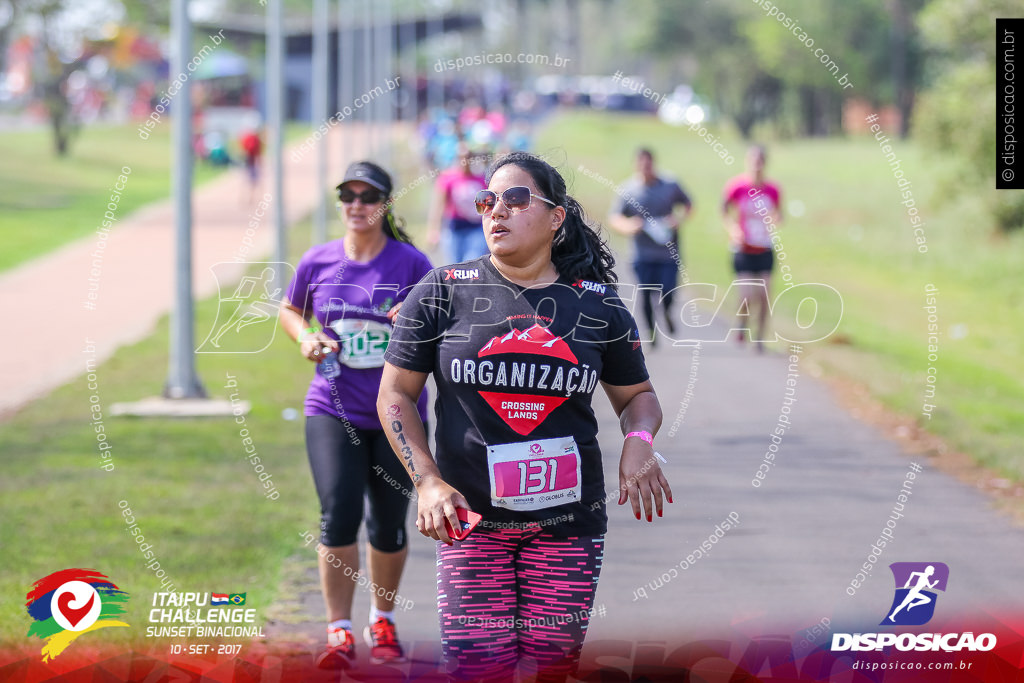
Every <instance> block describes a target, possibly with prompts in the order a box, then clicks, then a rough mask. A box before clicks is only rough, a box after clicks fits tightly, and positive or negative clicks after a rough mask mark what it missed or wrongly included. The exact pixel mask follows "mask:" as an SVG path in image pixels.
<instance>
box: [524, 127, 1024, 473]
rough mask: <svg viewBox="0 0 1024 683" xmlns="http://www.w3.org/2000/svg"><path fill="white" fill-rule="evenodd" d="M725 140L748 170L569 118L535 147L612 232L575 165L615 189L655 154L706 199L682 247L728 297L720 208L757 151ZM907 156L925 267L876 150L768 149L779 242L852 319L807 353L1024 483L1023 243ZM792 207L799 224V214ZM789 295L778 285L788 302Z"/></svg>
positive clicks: (655, 134) (914, 151) (919, 154)
mask: <svg viewBox="0 0 1024 683" xmlns="http://www.w3.org/2000/svg"><path fill="white" fill-rule="evenodd" d="M719 134H721V135H722V143H723V144H724V145H725V146H726V147H727V148H728V149H729V151H730V152H731V153H732V155H733V156H734V157H736V163H735V164H733V165H732V166H727V165H726V164H725V163H723V162H722V161H721V160H720V159H719V158H718V156H717V155H716V154H715V153H714V152H713V151H712V150H711V149H710V148H709V147H708V146H707V145H706V144H705V143H704V141H702V140H701V139H700V138H698V137H697V136H696V135H695V134H693V133H691V132H689V131H688V130H687V129H686V128H671V127H668V126H665V125H663V124H660V123H659V122H657V121H656V120H654V119H651V118H648V117H613V116H605V115H599V114H589V113H587V114H572V115H569V116H564V117H561V118H559V119H556V120H555V121H554V123H553V124H552V125H551V126H549V127H547V128H546V129H545V130H544V131H543V133H542V135H541V136H540V140H539V145H538V148H539V151H541V152H542V153H547V154H550V155H551V157H552V158H554V159H559V158H561V159H564V160H565V162H564V163H563V165H562V167H563V170H564V171H568V173H567V175H568V176H569V178H568V179H569V181H570V191H571V192H574V193H575V194H577V195H578V196H579V198H580V199H581V201H582V202H583V204H584V206H585V207H586V208H587V209H588V211H589V212H590V213H591V214H592V215H593V216H594V217H596V218H598V219H599V220H601V221H604V217H605V215H606V214H607V211H608V207H609V205H610V204H611V201H612V199H613V198H614V192H613V190H612V189H610V188H608V187H606V186H605V185H603V184H602V183H601V182H600V181H599V180H595V179H593V178H590V177H588V176H587V175H584V174H583V173H582V172H580V171H579V170H578V167H579V165H580V164H582V165H583V166H584V167H586V169H587V170H588V171H589V172H590V173H596V174H600V175H601V176H603V177H604V178H608V179H610V180H612V181H614V182H615V183H618V182H619V181H621V180H622V179H624V178H625V177H627V176H628V175H629V174H630V173H631V171H632V163H633V152H634V150H635V149H636V148H637V147H639V146H650V147H652V148H653V149H654V150H655V152H656V155H657V162H658V165H659V166H660V168H662V169H663V170H665V171H668V172H670V173H672V174H674V175H675V176H676V177H677V178H679V179H680V181H681V182H682V184H683V186H684V187H685V188H686V189H687V191H688V192H689V193H690V194H691V197H692V198H693V199H694V203H695V213H694V215H693V217H692V220H691V222H690V223H689V224H688V225H687V226H686V227H685V233H684V235H685V236H684V240H685V246H684V259H685V262H686V265H687V268H688V270H689V276H690V280H691V281H692V282H710V283H716V284H718V285H719V286H720V290H719V291H720V292H724V288H725V287H726V286H727V284H728V282H729V281H730V280H731V274H732V273H731V269H730V267H729V262H728V258H727V256H726V247H725V238H724V231H723V229H722V222H721V218H720V214H719V206H720V202H721V199H720V193H721V190H722V187H723V185H724V183H725V182H726V180H727V179H728V178H729V177H731V176H732V175H735V174H737V173H739V172H741V171H742V170H743V169H742V163H743V156H744V147H745V145H744V144H743V142H742V141H741V140H740V139H738V138H737V137H735V136H731V135H730V134H729V132H728V131H715V135H719ZM896 153H897V156H898V158H899V159H900V160H901V162H902V169H903V171H904V173H905V175H906V178H908V179H909V180H910V181H911V182H912V185H911V191H912V192H913V196H914V199H915V201H916V203H917V207H918V208H919V209H920V210H921V213H922V216H923V218H924V221H925V223H924V230H925V237H926V239H927V246H928V252H927V253H926V254H921V253H919V252H918V251H917V244H916V243H915V242H914V236H913V231H912V228H911V227H910V224H909V220H908V218H907V215H906V209H905V207H904V206H903V205H902V204H901V203H900V202H901V201H902V197H901V196H900V191H899V189H898V188H897V185H896V180H895V179H894V178H893V175H892V172H891V170H890V167H889V165H888V163H887V162H886V159H885V156H884V154H883V153H882V151H881V150H880V149H879V146H878V143H877V142H876V141H875V140H874V139H873V138H852V139H830V140H797V141H789V142H785V143H778V144H772V145H769V158H768V173H769V176H770V177H772V178H774V179H776V180H777V181H778V182H779V183H780V184H781V186H782V189H783V203H784V208H785V209H786V211H785V213H786V216H785V218H784V222H783V227H782V230H781V236H782V240H783V245H784V249H785V252H786V263H788V264H789V265H790V267H791V269H792V271H791V272H792V273H793V281H794V282H795V283H825V284H828V285H831V286H832V287H834V288H835V289H837V290H838V291H839V292H840V294H841V295H842V299H843V304H844V308H843V312H842V321H841V324H840V327H839V330H838V331H837V333H836V334H835V335H832V336H831V337H830V338H829V340H826V342H831V343H825V342H823V343H818V344H814V345H811V346H810V347H808V348H809V350H810V357H811V358H812V359H813V360H814V361H816V362H817V363H819V364H820V365H822V366H823V367H824V368H825V369H826V371H828V372H830V373H834V374H838V375H840V376H844V377H847V378H851V379H853V380H856V381H858V382H862V383H864V384H866V385H867V387H868V388H869V389H870V391H871V392H872V394H873V395H874V396H876V397H877V398H878V399H880V400H881V401H882V402H883V403H884V405H886V406H887V407H888V408H889V409H891V410H894V411H897V412H899V413H903V414H905V415H908V416H911V417H914V418H915V419H917V420H918V422H919V423H921V424H922V425H923V426H924V427H925V428H927V429H928V430H929V431H932V432H933V433H935V434H938V435H939V436H942V437H943V438H945V439H947V440H948V442H949V443H950V444H951V445H953V446H954V447H955V448H958V449H961V450H964V451H966V452H968V453H969V454H971V455H972V456H973V457H974V458H975V459H976V460H977V462H979V463H981V464H983V465H986V466H989V467H992V468H994V469H996V470H997V471H999V472H1001V473H1002V474H1004V475H1007V476H1010V477H1011V478H1013V479H1016V480H1018V481H1019V480H1022V479H1024V457H1022V456H1021V455H1020V449H1019V444H1020V442H1021V440H1022V437H1024V373H1022V372H1021V371H1022V370H1024V355H1022V353H1021V350H1022V349H1021V342H1020V339H1021V337H1022V335H1024V316H1022V315H1021V312H1022V310H1021V309H1022V305H1024V304H1022V302H1024V279H1022V278H1021V277H1020V254H1021V253H1022V251H1024V235H1022V234H1017V235H1012V236H1010V237H1003V236H997V235H996V234H995V231H994V229H993V227H992V226H991V224H990V223H989V222H988V221H987V220H986V218H985V214H984V212H983V210H982V205H981V202H980V201H979V200H976V199H972V198H971V197H969V196H964V197H960V198H958V199H955V200H954V199H951V198H950V197H951V193H950V192H949V191H948V189H949V180H948V179H949V178H950V177H952V174H953V173H952V170H951V169H950V168H949V167H947V166H946V162H944V161H943V160H942V159H939V158H936V157H934V156H931V155H926V154H925V153H924V152H923V151H922V150H921V149H920V148H919V147H918V146H917V145H916V144H914V143H913V142H910V141H898V142H897V143H896ZM794 202H799V203H800V205H802V208H803V211H802V215H795V212H794V211H793V209H794ZM612 243H613V245H614V246H615V247H616V248H617V251H618V253H619V254H620V266H619V268H620V272H621V271H622V269H623V268H628V258H629V257H628V253H629V248H628V244H627V243H626V241H625V240H624V239H622V238H619V237H615V238H613V240H612ZM776 275H778V270H776ZM928 283H931V284H934V285H935V286H936V287H937V288H938V290H939V294H938V297H937V298H938V300H937V305H938V310H937V315H938V325H939V333H940V334H939V351H938V354H937V360H936V361H935V362H934V363H933V365H934V366H935V368H936V373H937V374H936V377H937V380H936V383H935V387H936V394H935V399H934V400H932V401H931V403H932V404H933V405H936V406H937V407H936V408H935V410H934V412H933V415H934V417H932V418H931V419H930V420H929V419H927V418H924V417H922V416H921V407H922V404H923V403H924V390H925V373H926V372H927V369H928V366H929V360H928V357H927V354H928V351H927V347H926V344H927V328H926V325H927V319H926V316H927V314H926V312H925V311H924V309H923V306H924V305H925V293H924V288H925V285H926V284H928ZM781 284H782V283H781V282H780V281H778V280H777V281H776V283H775V285H774V290H775V292H776V293H778V292H779V291H780V290H781V287H780V285H781ZM781 308H782V310H779V311H776V312H775V313H776V315H775V318H774V325H775V328H776V329H777V330H778V331H780V332H787V333H789V334H792V333H793V330H794V327H793V323H792V322H791V321H792V320H793V311H792V308H791V307H781ZM725 310H728V309H727V307H726V308H723V311H725ZM957 332H959V333H960V334H956V333H957ZM963 332H966V334H965V335H964V334H963ZM837 342H841V343H837ZM776 346H777V347H781V344H779V345H776Z"/></svg>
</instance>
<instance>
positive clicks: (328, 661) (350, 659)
mask: <svg viewBox="0 0 1024 683" xmlns="http://www.w3.org/2000/svg"><path fill="white" fill-rule="evenodd" d="M355 661H356V639H355V638H353V637H352V631H349V630H348V629H344V628H328V629H327V649H326V650H324V651H323V652H321V653H320V655H319V656H318V657H317V658H316V665H317V667H318V668H320V669H348V668H351V666H352V665H353V664H354V663H355Z"/></svg>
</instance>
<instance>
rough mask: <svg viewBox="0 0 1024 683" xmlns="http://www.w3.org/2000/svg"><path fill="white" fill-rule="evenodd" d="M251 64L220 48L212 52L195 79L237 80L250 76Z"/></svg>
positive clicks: (243, 58)
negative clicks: (240, 77) (237, 78)
mask: <svg viewBox="0 0 1024 683" xmlns="http://www.w3.org/2000/svg"><path fill="white" fill-rule="evenodd" d="M249 71H250V69H249V62H248V60H246V58H245V57H243V56H242V55H240V54H238V53H237V52H232V51H231V50H229V49H227V48H224V47H220V48H217V49H216V50H214V51H213V52H211V53H210V54H209V55H207V57H206V58H205V59H204V60H203V61H202V62H201V63H200V64H199V66H198V67H197V68H196V70H195V74H194V76H193V77H194V78H195V79H196V80H199V81H208V80H212V79H215V78H235V77H239V76H248V75H249Z"/></svg>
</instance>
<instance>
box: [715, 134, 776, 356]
mask: <svg viewBox="0 0 1024 683" xmlns="http://www.w3.org/2000/svg"><path fill="white" fill-rule="evenodd" d="M764 164H765V151H764V148H763V147H760V146H754V147H751V148H750V150H749V151H748V152H747V173H746V174H745V175H741V176H737V177H735V178H733V179H732V180H730V181H729V182H728V183H726V186H725V190H724V192H723V201H722V213H723V214H724V216H725V229H726V231H727V232H728V233H729V243H730V248H731V249H732V255H733V256H732V264H733V269H734V270H735V271H736V283H737V285H738V287H739V292H740V302H739V308H738V311H739V312H738V313H737V325H736V329H737V340H738V341H739V342H740V343H742V342H743V341H744V332H745V331H749V330H750V313H751V308H756V309H757V332H756V334H754V333H751V341H753V342H754V344H755V348H756V349H757V350H758V352H760V351H762V350H763V346H762V344H763V342H764V340H765V339H766V337H765V334H766V330H765V328H766V326H767V322H768V308H769V303H768V302H769V298H768V296H769V294H768V292H769V286H770V281H771V271H772V266H773V265H774V257H773V255H772V247H773V245H774V235H775V231H776V230H777V228H778V225H779V222H780V221H781V219H782V212H781V211H780V209H779V206H780V196H781V195H780V192H779V188H778V186H777V185H776V184H775V183H773V182H771V181H769V180H767V179H766V178H765V176H764Z"/></svg>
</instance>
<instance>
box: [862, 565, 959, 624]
mask: <svg viewBox="0 0 1024 683" xmlns="http://www.w3.org/2000/svg"><path fill="white" fill-rule="evenodd" d="M889 569H891V570H892V576H893V580H894V581H896V595H895V596H894V597H893V599H892V605H891V606H890V607H889V612H888V615H887V616H886V617H885V619H883V620H882V623H881V624H879V625H880V626H889V625H890V624H898V625H900V626H920V625H922V624H927V623H928V622H929V621H931V618H932V615H934V614H935V601H936V600H937V599H938V595H937V594H936V593H935V591H937V590H940V591H942V592H945V591H946V582H947V581H949V567H947V566H946V565H945V564H943V563H942V562H893V563H892V564H890V565H889ZM914 610H916V611H914Z"/></svg>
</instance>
